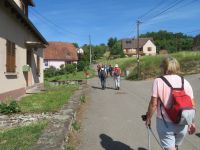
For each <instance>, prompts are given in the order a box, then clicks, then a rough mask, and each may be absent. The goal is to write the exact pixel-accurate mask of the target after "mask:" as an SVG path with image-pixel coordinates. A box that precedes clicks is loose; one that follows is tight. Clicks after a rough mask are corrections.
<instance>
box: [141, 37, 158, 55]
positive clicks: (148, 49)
mask: <svg viewBox="0 0 200 150" xmlns="http://www.w3.org/2000/svg"><path fill="white" fill-rule="evenodd" d="M143 53H144V54H145V55H156V46H155V44H154V43H153V42H152V41H151V40H148V41H147V42H146V43H145V44H144V46H143Z"/></svg>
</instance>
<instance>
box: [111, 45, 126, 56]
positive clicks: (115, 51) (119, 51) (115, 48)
mask: <svg viewBox="0 0 200 150" xmlns="http://www.w3.org/2000/svg"><path fill="white" fill-rule="evenodd" d="M110 54H111V55H115V56H119V57H123V56H124V53H123V51H122V44H121V41H117V42H116V43H115V44H114V45H113V47H112V49H111V50H110Z"/></svg>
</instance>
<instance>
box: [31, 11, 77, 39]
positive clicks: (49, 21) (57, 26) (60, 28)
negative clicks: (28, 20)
mask: <svg viewBox="0 0 200 150" xmlns="http://www.w3.org/2000/svg"><path fill="white" fill-rule="evenodd" d="M31 12H32V13H35V14H37V15H38V16H40V18H42V19H43V20H45V21H46V22H47V23H49V24H51V25H53V26H55V27H56V28H57V29H59V30H61V31H64V32H68V33H70V34H72V35H74V36H78V34H77V33H74V32H71V31H69V30H66V29H65V28H63V27H61V26H59V25H57V24H56V23H54V22H53V21H52V20H50V19H48V18H46V17H44V16H43V15H42V14H40V13H39V12H38V11H36V10H34V11H33V10H31Z"/></svg>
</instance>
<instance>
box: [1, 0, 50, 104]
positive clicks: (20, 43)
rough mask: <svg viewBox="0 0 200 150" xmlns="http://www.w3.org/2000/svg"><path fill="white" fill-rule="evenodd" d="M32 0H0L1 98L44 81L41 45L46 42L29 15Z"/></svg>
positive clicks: (15, 95) (23, 91) (18, 94)
mask: <svg viewBox="0 0 200 150" xmlns="http://www.w3.org/2000/svg"><path fill="white" fill-rule="evenodd" d="M29 6H32V7H33V6H35V4H34V2H33V0H1V1H0V20H1V23H0V83H1V84H0V100H4V99H7V98H8V97H13V98H16V97H19V96H21V95H24V94H25V93H26V90H27V89H28V88H30V87H33V86H42V85H43V48H44V47H45V45H47V44H48V42H47V41H46V40H45V38H44V37H43V36H42V35H41V33H40V32H39V31H38V30H37V29H36V27H35V26H34V25H33V24H32V22H31V21H30V20H29V18H28V7H29Z"/></svg>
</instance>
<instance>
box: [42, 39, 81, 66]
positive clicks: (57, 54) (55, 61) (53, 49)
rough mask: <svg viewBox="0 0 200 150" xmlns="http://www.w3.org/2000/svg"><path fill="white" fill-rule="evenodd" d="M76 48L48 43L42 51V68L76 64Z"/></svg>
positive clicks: (61, 43)
mask: <svg viewBox="0 0 200 150" xmlns="http://www.w3.org/2000/svg"><path fill="white" fill-rule="evenodd" d="M77 61H78V56H77V48H76V47H75V46H74V45H73V44H71V43H65V42H49V45H48V46H47V47H46V48H45V49H44V67H45V68H49V67H50V66H54V67H56V68H60V66H61V65H64V64H72V63H77Z"/></svg>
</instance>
